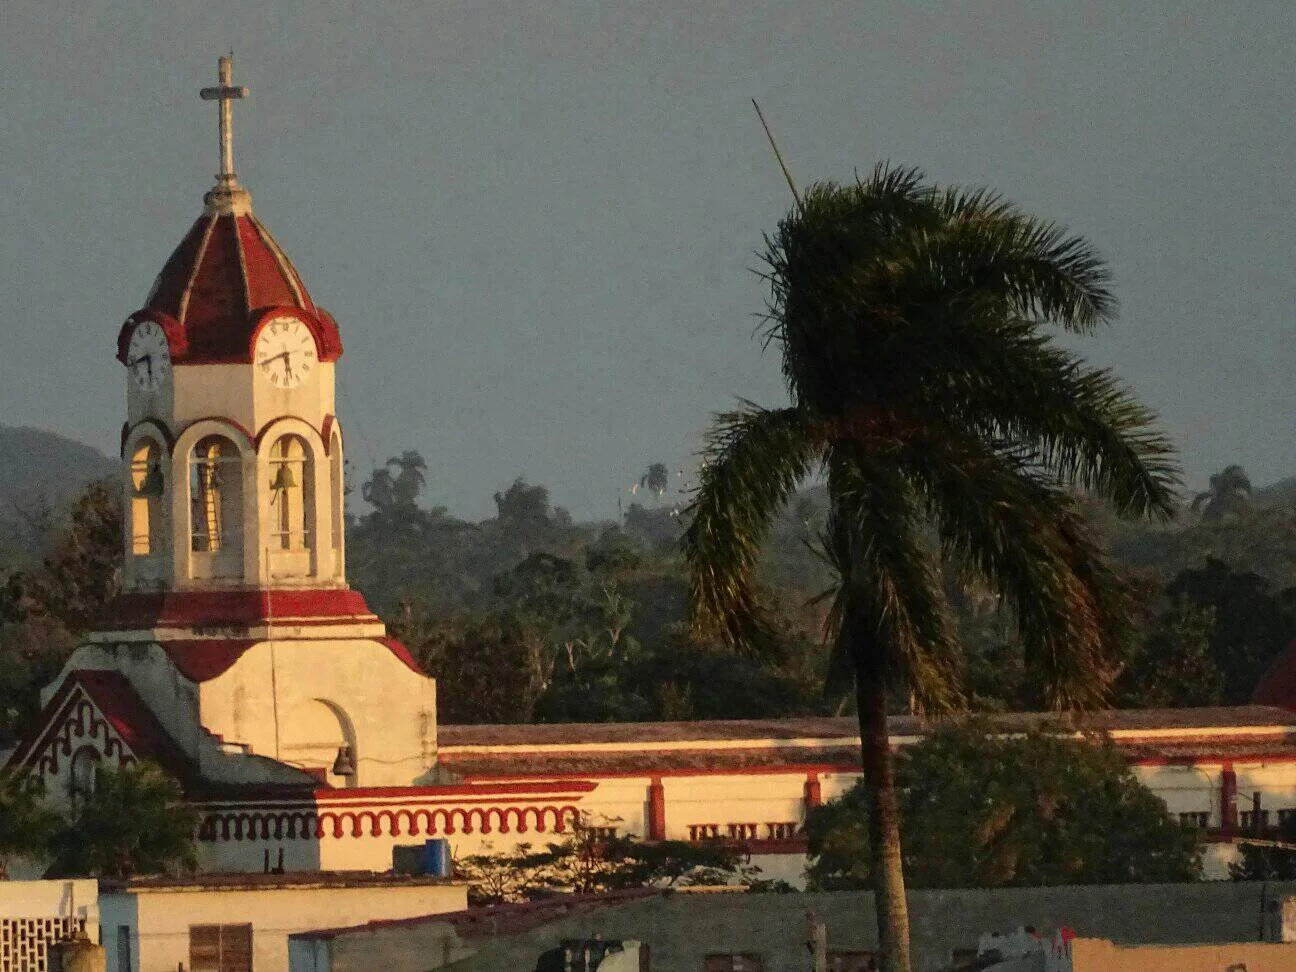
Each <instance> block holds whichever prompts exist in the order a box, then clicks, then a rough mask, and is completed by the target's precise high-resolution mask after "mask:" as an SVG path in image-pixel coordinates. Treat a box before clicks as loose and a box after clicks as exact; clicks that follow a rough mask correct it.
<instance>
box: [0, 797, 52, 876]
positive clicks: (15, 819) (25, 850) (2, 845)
mask: <svg viewBox="0 0 1296 972" xmlns="http://www.w3.org/2000/svg"><path fill="white" fill-rule="evenodd" d="M60 823H61V821H60V820H59V818H58V816H57V815H56V814H55V813H54V812H53V811H51V810H50V809H49V808H48V807H46V805H45V800H44V798H43V797H42V795H41V793H40V791H39V790H38V789H37V788H36V787H34V786H33V783H32V781H31V780H30V779H28V778H27V777H24V776H19V775H17V774H15V773H9V772H5V773H0V880H4V879H6V878H8V877H9V864H10V862H11V861H12V860H13V859H14V858H16V857H30V858H34V859H36V860H40V859H41V858H43V857H44V856H45V853H46V851H47V849H48V847H49V844H50V840H51V839H52V838H53V836H54V834H55V833H56V832H57V831H58V828H59V824H60Z"/></svg>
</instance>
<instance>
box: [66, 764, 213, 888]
mask: <svg viewBox="0 0 1296 972" xmlns="http://www.w3.org/2000/svg"><path fill="white" fill-rule="evenodd" d="M197 824H198V814H197V811H195V810H194V809H193V808H192V807H191V806H189V805H188V804H187V803H185V802H184V797H183V794H182V793H181V790H180V785H179V784H178V783H177V782H176V781H175V780H173V779H172V778H171V777H169V776H167V775H166V774H165V773H163V771H162V770H161V769H159V768H158V767H157V766H155V765H153V764H152V763H130V764H128V765H126V766H124V767H122V768H121V769H119V770H109V769H101V770H100V771H99V772H98V774H97V775H96V778H95V785H94V789H93V790H92V791H91V792H90V793H89V794H87V795H85V796H83V797H80V798H78V800H77V802H76V805H75V807H74V809H73V813H72V817H71V819H70V820H69V821H68V822H67V824H66V826H64V827H62V828H60V829H59V831H58V832H57V833H55V834H54V836H53V838H52V839H51V840H50V852H51V854H52V856H53V859H54V863H53V865H52V866H51V869H50V870H51V873H53V874H56V875H59V876H71V875H86V876H92V877H109V878H127V877H131V876H132V875H135V874H157V873H161V872H164V871H172V870H175V869H184V870H192V869H193V868H194V867H195V863H196V858H195V849H194V832H195V828H196V827H197Z"/></svg>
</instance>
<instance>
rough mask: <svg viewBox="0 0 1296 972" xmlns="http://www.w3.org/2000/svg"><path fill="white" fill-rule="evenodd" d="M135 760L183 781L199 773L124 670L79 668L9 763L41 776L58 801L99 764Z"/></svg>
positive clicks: (119, 764)
mask: <svg viewBox="0 0 1296 972" xmlns="http://www.w3.org/2000/svg"><path fill="white" fill-rule="evenodd" d="M137 759H147V760H150V761H152V762H155V763H158V764H159V765H160V766H162V768H163V769H165V770H166V771H167V772H168V773H170V774H172V775H173V776H175V777H176V778H178V779H179V780H181V781H182V782H186V781H191V780H193V779H194V778H195V777H196V771H195V767H194V765H193V763H192V762H191V761H190V760H189V759H188V758H187V757H186V756H185V754H184V752H183V751H182V750H181V749H180V747H179V745H178V744H177V743H176V742H175V741H174V740H173V739H172V738H171V737H170V736H168V735H167V733H166V731H165V730H164V729H163V728H162V726H161V724H160V723H159V722H158V720H157V717H156V716H154V715H153V713H152V712H151V711H149V709H148V707H147V706H145V705H144V702H143V701H142V700H141V699H140V697H139V695H138V694H137V693H136V692H135V689H134V688H133V687H132V686H131V684H130V682H128V681H127V680H126V678H125V677H124V676H123V675H121V674H120V673H119V672H111V671H94V670H86V669H78V670H74V671H72V672H69V673H68V675H67V678H65V679H64V680H63V684H62V685H60V686H59V689H58V691H57V692H55V694H54V695H53V697H52V698H51V699H50V700H49V702H48V704H47V705H46V706H45V708H44V710H43V711H42V712H41V715H40V717H39V718H38V719H37V720H36V722H35V724H34V725H33V728H32V730H31V731H29V733H28V734H27V736H25V737H24V738H23V740H22V741H21V742H20V743H19V744H18V747H17V748H16V749H15V750H14V752H13V754H12V755H11V756H10V758H9V762H8V768H9V769H13V770H17V771H19V772H25V773H28V774H30V775H31V776H32V777H34V778H36V779H38V780H40V783H41V785H42V786H43V788H44V790H45V793H46V794H47V795H48V797H49V799H50V802H51V803H52V804H54V805H55V806H59V805H65V804H66V803H67V802H68V801H70V799H71V796H72V793H73V791H74V790H75V789H76V788H77V787H78V786H80V785H83V784H84V783H85V780H84V779H82V778H81V777H82V776H84V774H86V773H87V772H89V773H90V775H91V776H92V775H93V770H94V768H96V767H98V766H106V767H110V768H113V769H118V768H120V767H123V766H126V765H128V764H130V763H133V762H135V761H136V760H137Z"/></svg>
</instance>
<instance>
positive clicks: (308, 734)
mask: <svg viewBox="0 0 1296 972" xmlns="http://www.w3.org/2000/svg"><path fill="white" fill-rule="evenodd" d="M280 732H281V733H282V736H281V741H280V744H279V758H280V759H282V760H284V761H285V762H287V763H289V764H291V765H293V766H297V767H299V768H301V769H304V770H306V771H307V772H309V773H311V774H312V775H313V776H315V777H317V778H318V779H319V780H320V781H321V782H323V783H327V784H328V785H329V786H334V787H339V788H344V787H354V786H356V785H357V781H358V779H359V775H360V771H359V763H358V759H359V756H358V752H357V740H356V733H355V726H354V724H353V723H352V722H351V718H350V716H348V715H347V713H346V710H345V709H343V708H342V706H340V705H338V704H337V703H336V702H333V701H331V700H329V699H303V700H302V701H301V702H300V703H299V704H297V705H296V706H294V707H293V708H292V710H291V711H290V712H289V718H288V719H286V720H284V722H283V723H282V725H281V729H280Z"/></svg>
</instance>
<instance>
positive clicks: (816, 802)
mask: <svg viewBox="0 0 1296 972" xmlns="http://www.w3.org/2000/svg"><path fill="white" fill-rule="evenodd" d="M804 791H805V805H806V810H813V809H814V808H815V807H818V806H822V805H823V787H822V786H821V785H820V783H819V774H818V773H807V774H806V779H805V787H804Z"/></svg>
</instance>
